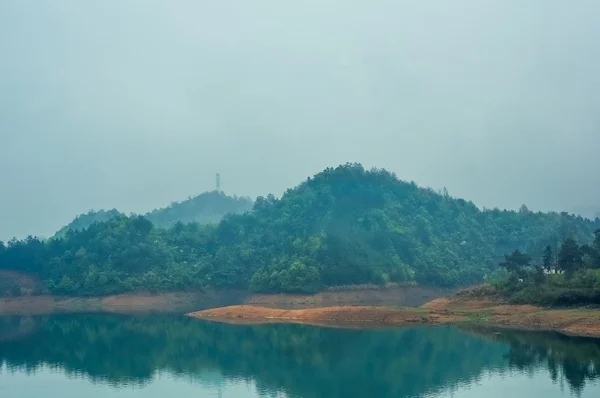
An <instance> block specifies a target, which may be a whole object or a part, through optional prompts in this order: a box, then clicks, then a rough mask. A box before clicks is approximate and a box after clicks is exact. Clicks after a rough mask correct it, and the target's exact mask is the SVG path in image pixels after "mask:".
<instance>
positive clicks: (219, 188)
mask: <svg viewBox="0 0 600 398" xmlns="http://www.w3.org/2000/svg"><path fill="white" fill-rule="evenodd" d="M217 192H221V174H219V173H217Z"/></svg>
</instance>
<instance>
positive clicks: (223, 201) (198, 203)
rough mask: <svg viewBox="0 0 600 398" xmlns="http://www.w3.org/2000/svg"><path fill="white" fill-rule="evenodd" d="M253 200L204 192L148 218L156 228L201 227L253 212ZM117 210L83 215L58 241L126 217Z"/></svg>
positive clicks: (146, 215) (69, 225) (171, 205)
mask: <svg viewBox="0 0 600 398" xmlns="http://www.w3.org/2000/svg"><path fill="white" fill-rule="evenodd" d="M252 204H253V203H252V199H250V198H247V197H238V196H236V195H234V196H227V195H225V194H224V193H222V192H218V191H212V192H204V193H201V194H200V195H196V196H194V197H191V198H189V199H187V200H184V201H181V202H173V203H171V204H170V205H169V206H167V207H164V208H160V209H155V210H153V211H151V212H148V213H146V214H145V215H144V217H146V218H147V219H148V220H150V221H152V223H153V224H154V225H156V226H159V227H163V228H169V227H172V226H173V225H175V224H176V223H177V222H182V223H184V224H187V223H190V222H197V223H201V224H208V223H218V222H219V221H220V220H221V218H223V216H224V215H225V214H228V213H243V212H246V211H249V210H250V209H252ZM124 215H125V214H124V213H121V212H120V211H118V210H116V209H112V210H108V211H106V210H99V211H94V210H90V211H89V212H88V213H85V214H80V215H78V216H77V217H75V219H74V220H73V221H71V222H70V223H69V224H68V225H66V226H64V227H62V228H61V229H60V230H59V231H58V232H56V234H55V235H54V237H55V238H58V237H61V238H62V237H64V236H65V234H66V232H67V231H68V230H72V231H77V230H83V229H87V228H89V226H90V225H92V224H93V223H95V222H105V221H108V220H110V219H111V218H115V217H119V216H124Z"/></svg>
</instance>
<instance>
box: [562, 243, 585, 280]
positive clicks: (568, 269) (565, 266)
mask: <svg viewBox="0 0 600 398" xmlns="http://www.w3.org/2000/svg"><path fill="white" fill-rule="evenodd" d="M557 262H558V267H559V269H560V270H561V271H563V272H564V273H565V274H566V275H567V277H571V276H572V275H573V273H575V271H577V270H579V269H580V268H581V267H582V266H583V259H582V254H581V250H580V248H579V244H578V243H577V242H576V241H575V239H573V238H567V239H565V240H564V242H563V243H562V245H561V247H560V250H559V251H558V261H557Z"/></svg>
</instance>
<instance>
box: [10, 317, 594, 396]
mask: <svg viewBox="0 0 600 398" xmlns="http://www.w3.org/2000/svg"><path fill="white" fill-rule="evenodd" d="M599 376H600V341H599V340H594V339H584V338H573V337H566V336H562V335H559V334H554V333H536V332H524V331H519V332H517V331H508V330H496V329H491V328H485V327H466V326H465V327H455V326H441V327H426V326H418V327H402V328H393V329H389V328H388V329H371V330H364V329H341V328H324V327H313V326H306V325H291V324H270V325H251V326H250V325H229V324H221V323H215V322H208V321H202V320H198V319H192V318H188V317H184V316H172V315H147V316H124V315H106V314H84V315H61V316H51V317H6V318H0V396H1V397H10V398H38V397H40V396H43V397H57V398H58V397H60V398H70V397H73V398H74V397H78V398H79V397H86V398H97V397H123V398H133V397H144V398H154V397H157V398H158V397H177V398H182V397H195V398H198V397H228V398H229V397H231V398H234V397H235V398H250V397H303V398H304V397H306V398H313V397H314V398H316V397H330V398H331V397H384V398H386V397H415V398H416V397H426V398H434V397H455V398H470V397H486V398H495V397H502V398H506V397H511V398H514V397H528V398H537V397H540V398H541V397H544V398H553V397H569V396H579V397H598V396H600V380H599V379H598V378H599Z"/></svg>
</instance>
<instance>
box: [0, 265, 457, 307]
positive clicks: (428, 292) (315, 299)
mask: <svg viewBox="0 0 600 398" xmlns="http://www.w3.org/2000/svg"><path fill="white" fill-rule="evenodd" d="M15 277H18V278H20V279H23V278H24V276H23V275H16V274H15V275H11V278H12V279H14V278H15ZM23 280H24V281H27V280H26V279H23ZM30 282H31V281H29V282H28V283H30ZM445 294H448V292H447V291H444V290H440V289H435V288H427V287H419V286H392V287H388V288H379V287H371V286H354V287H351V288H348V289H346V290H337V291H325V292H322V293H317V294H313V295H294V294H272V295H266V294H260V295H250V294H249V293H247V292H244V291H238V290H226V291H217V290H205V291H203V292H177V293H160V294H152V293H144V292H141V293H131V294H120V295H112V296H105V297H61V296H51V295H41V296H34V295H23V296H15V297H0V316H1V315H42V314H53V313H67V312H68V313H76V312H119V313H137V312H170V313H180V314H185V313H187V312H190V311H198V310H202V309H206V308H216V307H223V306H227V305H239V304H247V305H259V306H263V307H270V308H285V309H302V308H319V307H328V306H347V305H363V306H366V305H369V306H386V305H387V306H389V305H395V306H398V305H402V306H415V307H416V306H419V305H421V304H423V303H425V302H427V301H429V300H431V299H433V298H436V297H440V296H443V295H445Z"/></svg>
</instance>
